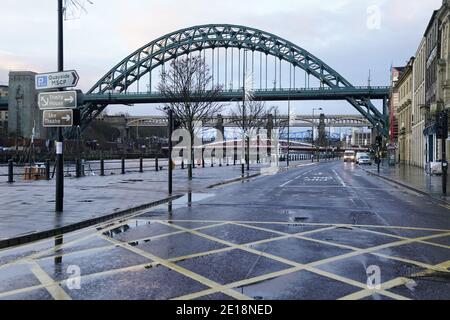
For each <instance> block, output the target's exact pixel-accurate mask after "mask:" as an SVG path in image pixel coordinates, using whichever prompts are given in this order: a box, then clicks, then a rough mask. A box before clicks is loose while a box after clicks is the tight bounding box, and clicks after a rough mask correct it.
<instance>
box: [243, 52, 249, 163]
mask: <svg viewBox="0 0 450 320" xmlns="http://www.w3.org/2000/svg"><path fill="white" fill-rule="evenodd" d="M243 53H244V56H243V61H242V68H243V70H242V130H243V133H242V134H243V136H244V162H245V163H246V164H247V171H249V170H250V163H249V162H250V161H249V160H250V159H248V158H247V157H248V154H247V150H248V148H247V126H246V120H247V119H246V112H245V111H246V110H245V98H246V96H245V72H246V64H247V59H246V58H247V50H246V49H244V51H243Z"/></svg>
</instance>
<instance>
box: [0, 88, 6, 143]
mask: <svg viewBox="0 0 450 320" xmlns="http://www.w3.org/2000/svg"><path fill="white" fill-rule="evenodd" d="M0 97H2V98H7V97H8V86H0ZM7 135H8V111H0V137H1V138H5V137H6V136H7Z"/></svg>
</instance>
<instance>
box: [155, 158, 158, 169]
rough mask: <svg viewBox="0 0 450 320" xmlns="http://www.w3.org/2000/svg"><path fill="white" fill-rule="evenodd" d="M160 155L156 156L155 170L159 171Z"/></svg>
mask: <svg viewBox="0 0 450 320" xmlns="http://www.w3.org/2000/svg"><path fill="white" fill-rule="evenodd" d="M158 162H159V161H158V157H156V158H155V171H159V163H158Z"/></svg>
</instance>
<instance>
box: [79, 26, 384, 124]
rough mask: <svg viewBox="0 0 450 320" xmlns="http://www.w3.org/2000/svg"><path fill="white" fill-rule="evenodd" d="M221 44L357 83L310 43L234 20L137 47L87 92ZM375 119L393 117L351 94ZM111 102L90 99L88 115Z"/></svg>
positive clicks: (111, 88)
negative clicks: (314, 52)
mask: <svg viewBox="0 0 450 320" xmlns="http://www.w3.org/2000/svg"><path fill="white" fill-rule="evenodd" d="M215 48H237V49H247V50H250V51H253V52H255V51H258V52H262V53H264V54H266V55H270V56H274V57H276V58H278V59H280V61H282V60H283V61H286V62H288V63H290V64H292V66H294V67H297V68H301V69H303V70H304V71H305V72H306V73H307V74H308V75H312V76H313V77H315V78H316V79H318V80H319V81H320V83H321V84H322V85H324V86H327V87H330V88H353V85H352V84H351V83H350V82H349V81H347V80H346V79H345V78H344V77H343V76H341V75H340V74H339V73H338V72H336V71H335V70H334V69H333V68H331V67H330V66H328V65H327V64H326V63H324V62H323V61H322V60H320V59H319V58H317V57H316V56H314V55H312V54H311V53H309V52H308V51H306V50H305V49H303V48H301V47H299V46H297V45H295V44H293V43H292V42H290V41H287V40H285V39H283V38H280V37H278V36H276V35H273V34H271V33H268V32H264V31H261V30H258V29H255V28H250V27H246V26H239V25H231V24H209V25H199V26H194V27H190V28H185V29H182V30H178V31H175V32H172V33H169V34H167V35H164V36H162V37H159V38H158V39H156V40H154V41H151V42H149V43H148V44H146V45H145V46H142V47H141V48H139V49H137V50H136V51H134V52H133V53H131V54H130V55H129V56H127V57H126V58H125V59H123V60H122V61H121V62H119V63H118V64H117V65H116V66H114V67H113V68H112V69H111V70H110V71H109V72H108V73H107V74H105V75H104V76H103V77H102V78H101V79H100V80H99V81H98V82H97V83H96V84H95V85H94V86H93V87H92V88H91V89H90V90H89V91H88V92H87V94H96V93H97V94H101V93H107V92H119V93H120V92H124V91H126V90H127V88H128V87H130V86H131V85H132V84H134V83H135V82H136V81H138V80H139V79H141V78H142V77H144V76H145V75H147V74H148V73H149V72H151V71H152V70H153V69H155V68H157V67H159V66H161V65H164V64H165V63H167V62H169V61H171V60H173V59H175V58H177V57H180V56H183V55H187V54H190V53H192V52H196V51H200V52H201V51H203V50H207V49H215ZM346 100H347V101H348V102H349V103H350V104H351V105H352V106H353V107H354V108H356V109H357V110H358V111H359V112H360V113H361V114H362V115H364V116H365V117H366V118H367V119H368V120H369V122H370V123H371V124H372V125H373V126H376V125H377V124H378V125H379V126H380V128H381V129H382V130H383V129H384V130H387V118H386V116H385V115H383V114H382V113H381V112H380V111H379V110H378V109H377V108H376V107H375V106H374V105H373V104H372V103H371V101H370V99H369V98H367V99H365V98H364V99H357V98H353V97H351V96H349V97H348V98H347V99H346ZM105 107H106V105H96V104H93V103H89V104H87V105H85V106H84V107H83V108H82V120H83V122H84V123H89V122H90V120H92V119H93V118H95V117H96V116H97V115H98V114H99V113H100V112H101V111H102V110H103V109H104V108H105Z"/></svg>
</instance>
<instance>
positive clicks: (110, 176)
mask: <svg viewBox="0 0 450 320" xmlns="http://www.w3.org/2000/svg"><path fill="white" fill-rule="evenodd" d="M159 164H160V165H161V166H164V165H165V164H166V163H165V162H164V160H160V161H159ZM127 165H128V167H127V168H128V169H127V171H126V174H124V175H122V174H120V169H119V170H115V171H114V170H113V171H111V170H112V168H113V167H114V166H115V167H117V165H114V164H109V165H107V166H106V169H108V171H107V172H106V175H105V176H104V177H101V176H99V175H98V172H97V173H96V175H91V174H88V173H89V171H86V173H87V174H88V175H87V176H86V177H83V178H78V179H77V178H74V177H71V178H66V179H65V190H64V213H63V214H59V215H55V212H54V209H55V202H54V201H55V181H54V180H53V181H42V180H41V181H32V182H31V181H28V182H27V181H18V182H16V183H13V184H7V183H0V203H2V206H1V207H0V240H4V239H10V238H14V237H19V236H24V235H32V234H34V233H38V232H42V231H48V230H52V229H55V228H61V227H64V226H69V225H73V224H77V223H79V222H82V221H86V220H89V219H95V218H99V217H102V216H105V215H109V214H113V213H116V212H120V211H124V210H128V209H131V208H134V207H137V206H140V205H145V204H150V203H153V202H156V201H161V200H163V199H166V198H168V196H169V195H168V193H167V174H168V172H167V170H166V169H164V170H162V171H158V172H156V171H155V169H154V163H151V164H149V163H147V162H146V163H145V167H144V168H145V171H144V173H139V172H136V168H137V167H136V166H139V164H138V162H136V161H134V162H132V161H131V160H129V162H127ZM93 166H94V165H93ZM266 166H268V164H258V165H254V166H253V170H252V171H251V174H254V173H257V172H259V169H260V168H264V167H266ZM119 167H120V164H119ZM110 169H111V170H110ZM137 170H138V169H137ZM194 176H195V179H194V180H193V181H189V180H188V179H187V170H186V169H184V170H182V169H180V168H178V169H176V170H175V171H174V178H173V181H174V186H173V188H174V189H173V190H174V193H175V194H183V193H185V192H188V191H189V190H191V191H192V192H202V190H204V189H207V188H208V187H209V186H211V185H214V184H219V183H222V182H224V181H227V180H229V179H235V178H239V177H240V176H241V168H240V166H239V165H236V166H232V165H230V166H222V167H219V166H218V165H217V164H216V165H215V166H214V167H211V166H210V165H209V164H208V166H207V167H205V168H201V167H197V168H196V169H194ZM0 247H1V246H0Z"/></svg>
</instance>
